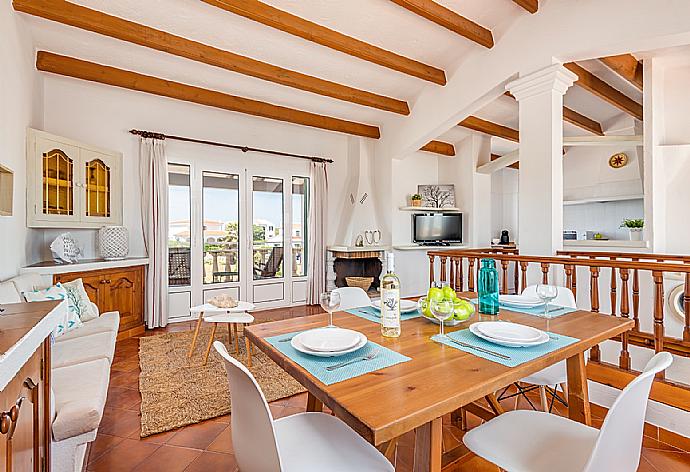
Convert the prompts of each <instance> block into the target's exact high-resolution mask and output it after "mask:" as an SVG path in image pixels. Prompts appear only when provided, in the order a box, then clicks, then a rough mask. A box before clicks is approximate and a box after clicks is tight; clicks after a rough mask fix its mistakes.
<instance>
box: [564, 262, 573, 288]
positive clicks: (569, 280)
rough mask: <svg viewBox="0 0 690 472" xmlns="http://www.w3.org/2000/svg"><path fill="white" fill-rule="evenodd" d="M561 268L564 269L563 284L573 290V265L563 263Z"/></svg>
mask: <svg viewBox="0 0 690 472" xmlns="http://www.w3.org/2000/svg"><path fill="white" fill-rule="evenodd" d="M563 269H564V270H565V286H566V287H567V288H568V289H570V290H571V291H572V290H573V266H571V265H564V266H563Z"/></svg>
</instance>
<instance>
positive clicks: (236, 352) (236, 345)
mask: <svg viewBox="0 0 690 472" xmlns="http://www.w3.org/2000/svg"><path fill="white" fill-rule="evenodd" d="M232 330H233V331H234V332H235V354H239V353H240V342H239V335H238V334H237V323H233V324H232Z"/></svg>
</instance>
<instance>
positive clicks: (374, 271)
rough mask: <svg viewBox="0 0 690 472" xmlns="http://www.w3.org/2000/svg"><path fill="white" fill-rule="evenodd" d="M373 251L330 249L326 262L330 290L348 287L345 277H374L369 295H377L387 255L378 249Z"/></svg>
mask: <svg viewBox="0 0 690 472" xmlns="http://www.w3.org/2000/svg"><path fill="white" fill-rule="evenodd" d="M364 249H366V250H364ZM371 249H372V248H357V250H353V249H348V250H344V251H340V250H331V249H329V252H328V259H327V261H326V264H327V266H328V267H327V269H328V275H327V288H328V290H333V289H334V288H336V287H347V286H348V285H347V282H346V281H345V277H373V278H374V281H373V282H372V284H371V287H369V293H370V294H372V295H373V294H375V293H377V292H378V289H379V286H380V283H381V271H382V269H383V262H384V260H385V253H384V252H383V251H382V250H378V248H377V249H376V250H371Z"/></svg>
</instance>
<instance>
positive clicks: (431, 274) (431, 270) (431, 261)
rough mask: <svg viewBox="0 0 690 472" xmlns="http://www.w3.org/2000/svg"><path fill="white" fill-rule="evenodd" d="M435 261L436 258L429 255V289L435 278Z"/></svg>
mask: <svg viewBox="0 0 690 472" xmlns="http://www.w3.org/2000/svg"><path fill="white" fill-rule="evenodd" d="M435 261H436V256H434V255H433V254H429V287H431V286H433V285H434V282H435V280H436V277H435V276H434V262H435Z"/></svg>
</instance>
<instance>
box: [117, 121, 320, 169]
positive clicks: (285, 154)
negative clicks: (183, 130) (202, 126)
mask: <svg viewBox="0 0 690 472" xmlns="http://www.w3.org/2000/svg"><path fill="white" fill-rule="evenodd" d="M129 132H130V133H132V134H136V135H137V136H141V137H142V138H153V139H173V140H175V141H184V142H187V143H197V144H207V145H209V146H216V147H224V148H230V149H237V150H239V151H242V152H261V153H264V154H272V155H274V156H283V157H296V158H297V159H309V160H310V161H314V162H328V163H332V162H333V159H326V158H323V157H316V156H303V155H301V154H292V153H289V152H281V151H271V150H270V149H260V148H253V147H249V146H238V145H237V144H226V143H218V142H215V141H206V140H204V139H194V138H185V137H183V136H172V135H169V134H163V133H155V132H153V131H141V130H138V129H131V130H129Z"/></svg>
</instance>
